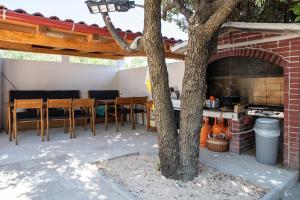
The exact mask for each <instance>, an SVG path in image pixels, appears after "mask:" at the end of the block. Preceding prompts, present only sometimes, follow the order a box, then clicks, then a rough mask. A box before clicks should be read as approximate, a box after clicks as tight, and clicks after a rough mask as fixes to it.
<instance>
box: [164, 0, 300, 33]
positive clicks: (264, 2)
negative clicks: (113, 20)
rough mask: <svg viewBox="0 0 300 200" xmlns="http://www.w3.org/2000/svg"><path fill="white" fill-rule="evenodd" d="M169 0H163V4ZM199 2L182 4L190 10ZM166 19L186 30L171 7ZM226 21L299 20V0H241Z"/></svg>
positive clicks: (192, 0) (176, 12) (289, 21)
mask: <svg viewBox="0 0 300 200" xmlns="http://www.w3.org/2000/svg"><path fill="white" fill-rule="evenodd" d="M169 2H170V0H163V3H162V4H163V5H162V6H165V5H167V4H168V3H169ZM197 2H199V1H196V0H184V4H185V5H186V6H188V7H189V8H190V9H191V10H194V9H193V7H194V6H195V4H196V3H197ZM167 20H168V21H169V22H174V23H176V24H177V25H178V27H179V28H180V29H181V30H183V31H187V28H188V24H187V21H186V20H185V18H184V17H183V16H182V15H181V14H180V13H179V12H178V10H176V9H173V10H171V11H170V12H168V14H167ZM228 21H235V22H265V23H292V22H295V21H296V22H299V21H300V0H242V1H241V3H240V4H239V5H238V6H237V8H236V9H235V10H234V11H233V13H232V14H231V16H230V17H229V19H228Z"/></svg>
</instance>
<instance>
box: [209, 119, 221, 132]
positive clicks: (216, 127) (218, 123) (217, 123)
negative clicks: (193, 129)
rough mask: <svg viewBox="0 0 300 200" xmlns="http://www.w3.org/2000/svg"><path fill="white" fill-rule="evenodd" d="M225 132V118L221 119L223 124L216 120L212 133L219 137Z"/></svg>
mask: <svg viewBox="0 0 300 200" xmlns="http://www.w3.org/2000/svg"><path fill="white" fill-rule="evenodd" d="M222 132H223V118H222V119H221V122H217V118H215V123H214V125H213V126H212V128H211V133H212V134H213V135H219V134H221V133H222Z"/></svg>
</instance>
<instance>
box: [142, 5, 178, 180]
mask: <svg viewBox="0 0 300 200" xmlns="http://www.w3.org/2000/svg"><path fill="white" fill-rule="evenodd" d="M144 6H145V10H144V12H145V18H144V20H145V21H144V35H143V46H144V50H145V54H146V56H147V58H148V66H149V70H150V79H151V84H152V94H153V99H154V102H155V112H156V123H157V128H158V133H159V141H158V142H159V158H160V169H161V173H162V175H164V176H165V177H167V178H173V179H178V176H177V170H178V166H179V146H178V133H177V129H176V125H175V116H174V109H173V106H172V102H171V98H170V92H169V79H168V71H167V66H166V63H165V54H164V46H163V38H162V35H161V9H160V7H161V1H160V0H145V2H144Z"/></svg>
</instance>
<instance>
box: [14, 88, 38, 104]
mask: <svg viewBox="0 0 300 200" xmlns="http://www.w3.org/2000/svg"><path fill="white" fill-rule="evenodd" d="M41 98H43V91H42V90H10V91H9V100H10V102H11V103H13V102H14V100H15V99H41Z"/></svg>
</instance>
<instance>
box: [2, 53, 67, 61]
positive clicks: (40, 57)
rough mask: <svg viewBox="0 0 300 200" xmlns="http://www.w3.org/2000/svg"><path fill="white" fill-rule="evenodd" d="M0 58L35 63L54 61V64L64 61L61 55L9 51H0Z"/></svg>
mask: <svg viewBox="0 0 300 200" xmlns="http://www.w3.org/2000/svg"><path fill="white" fill-rule="evenodd" d="M0 58H6V59H16V60H33V61H52V62H61V61H62V57H61V56H60V55H50V54H42V53H30V52H21V51H9V50H0Z"/></svg>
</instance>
